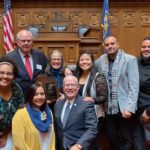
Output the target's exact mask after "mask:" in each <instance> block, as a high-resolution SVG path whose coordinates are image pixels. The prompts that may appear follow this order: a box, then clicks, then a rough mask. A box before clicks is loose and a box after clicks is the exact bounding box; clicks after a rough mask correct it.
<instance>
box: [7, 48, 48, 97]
mask: <svg viewBox="0 0 150 150" xmlns="http://www.w3.org/2000/svg"><path fill="white" fill-rule="evenodd" d="M31 55H32V59H33V78H32V80H31V79H30V76H29V74H28V72H27V70H26V67H25V65H24V63H23V60H22V58H21V55H20V53H19V49H18V48H17V49H16V50H14V51H12V52H10V53H8V54H7V55H6V57H8V58H10V59H12V60H13V61H14V62H16V64H17V65H18V71H19V72H18V75H17V76H16V77H15V81H16V82H17V83H18V84H19V86H20V87H21V88H22V91H23V93H24V95H26V93H27V90H28V88H29V86H30V85H31V84H33V83H34V82H35V80H36V77H37V76H38V75H39V74H43V73H44V71H45V68H46V66H47V58H46V56H45V55H44V53H43V52H42V51H38V50H35V49H32V51H31Z"/></svg>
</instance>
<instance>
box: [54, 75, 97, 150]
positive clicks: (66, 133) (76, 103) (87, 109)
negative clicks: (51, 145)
mask: <svg viewBox="0 0 150 150" xmlns="http://www.w3.org/2000/svg"><path fill="white" fill-rule="evenodd" d="M63 90H64V94H65V99H64V100H60V101H57V102H56V104H55V109H54V116H55V119H54V120H55V132H56V149H57V150H82V149H84V150H87V149H88V147H89V145H90V143H91V141H92V140H93V139H94V137H95V136H96V133H97V119H96V113H95V109H94V103H93V102H85V101H84V100H83V97H81V96H79V95H78V90H79V84H78V80H77V78H76V77H75V76H71V75H69V76H67V77H65V78H64V81H63Z"/></svg>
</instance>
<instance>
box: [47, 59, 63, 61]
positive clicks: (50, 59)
mask: <svg viewBox="0 0 150 150" xmlns="http://www.w3.org/2000/svg"><path fill="white" fill-rule="evenodd" d="M50 60H51V61H62V59H61V58H51V59H50Z"/></svg>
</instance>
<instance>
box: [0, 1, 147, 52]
mask: <svg viewBox="0 0 150 150" xmlns="http://www.w3.org/2000/svg"><path fill="white" fill-rule="evenodd" d="M0 3H1V5H0V34H1V37H0V40H1V41H0V50H1V51H0V55H4V54H5V51H4V48H3V2H0ZM102 4H103V3H102V2H99V1H98V0H93V1H89V0H84V1H82V2H79V1H78V0H75V1H73V2H72V1H70V0H64V1H63V2H62V1H60V0H57V1H41V0H38V1H37V2H36V3H35V2H34V1H32V0H26V1H20V0H16V1H13V2H12V5H13V26H14V34H15V35H16V33H17V32H18V31H19V30H21V29H23V28H25V27H26V26H28V25H31V24H37V25H39V26H40V27H41V28H42V29H41V30H42V31H43V32H50V31H51V30H50V28H51V23H52V22H51V21H52V20H53V19H54V18H55V19H54V20H57V19H58V20H60V19H62V18H64V20H66V21H68V23H69V28H68V29H69V30H68V31H70V32H72V31H76V29H77V27H78V26H80V25H82V24H87V25H89V26H90V27H92V28H99V29H100V28H101V11H102ZM148 4H149V2H148V1H146V0H145V1H144V2H143V1H141V0H136V1H131V0H128V2H126V1H123V0H115V1H111V0H110V3H109V9H110V22H111V33H112V34H114V35H115V36H117V37H118V40H119V41H120V47H121V48H123V49H125V51H126V52H128V53H131V54H133V55H139V49H140V43H141V40H142V38H143V37H145V36H146V35H149V32H150V11H149V10H150V6H149V5H148ZM57 14H58V15H57ZM61 16H62V17H61ZM59 17H60V18H59ZM92 34H93V33H92ZM90 36H91V37H92V36H93V37H94V35H90ZM101 37H102V33H101V35H100V38H101ZM100 42H101V41H100ZM99 48H100V49H102V48H101V45H100V46H99ZM99 54H100V53H98V55H99Z"/></svg>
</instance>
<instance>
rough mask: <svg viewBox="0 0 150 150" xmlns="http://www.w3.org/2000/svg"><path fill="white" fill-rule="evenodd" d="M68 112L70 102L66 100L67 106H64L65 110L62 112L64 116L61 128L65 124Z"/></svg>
mask: <svg viewBox="0 0 150 150" xmlns="http://www.w3.org/2000/svg"><path fill="white" fill-rule="evenodd" d="M69 113H70V102H68V104H67V107H66V109H65V112H64V117H63V122H62V123H63V128H64V127H65V125H66V122H67V118H68V115H69Z"/></svg>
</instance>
